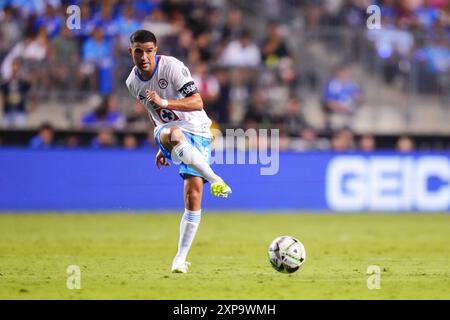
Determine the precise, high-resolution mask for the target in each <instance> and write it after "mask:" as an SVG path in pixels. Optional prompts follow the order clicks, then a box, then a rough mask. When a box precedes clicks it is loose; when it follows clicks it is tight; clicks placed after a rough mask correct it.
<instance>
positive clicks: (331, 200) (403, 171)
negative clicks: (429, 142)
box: [326, 156, 450, 211]
mask: <svg viewBox="0 0 450 320" xmlns="http://www.w3.org/2000/svg"><path fill="white" fill-rule="evenodd" d="M326 201H327V203H328V205H329V207H330V208H331V209H334V210H340V211H343V210H383V211H386V210H392V211H395V210H414V209H417V210H433V211H435V210H448V209H449V207H450V161H449V158H448V157H445V156H421V157H412V156H372V157H362V156H337V157H335V158H333V159H332V160H331V161H330V163H329V164H328V167H327V173H326Z"/></svg>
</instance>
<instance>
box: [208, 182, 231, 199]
mask: <svg viewBox="0 0 450 320" xmlns="http://www.w3.org/2000/svg"><path fill="white" fill-rule="evenodd" d="M231 192H232V191H231V188H230V187H229V186H228V185H227V184H226V183H225V182H224V181H218V182H214V183H213V184H211V193H212V195H213V196H216V197H221V198H228V196H229V195H230V194H231Z"/></svg>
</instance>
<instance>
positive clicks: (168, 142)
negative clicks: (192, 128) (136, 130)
mask: <svg viewBox="0 0 450 320" xmlns="http://www.w3.org/2000/svg"><path fill="white" fill-rule="evenodd" d="M183 139H184V136H183V133H182V132H181V130H180V129H179V128H177V127H168V128H164V129H163V130H162V131H161V133H160V134H159V141H160V142H161V144H162V145H163V146H164V147H166V148H167V149H169V150H170V149H172V147H174V146H176V145H177V144H179V143H181V142H183V141H184V140H183Z"/></svg>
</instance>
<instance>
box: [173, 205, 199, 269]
mask: <svg viewBox="0 0 450 320" xmlns="http://www.w3.org/2000/svg"><path fill="white" fill-rule="evenodd" d="M201 216H202V211H201V210H199V211H189V210H188V209H184V214H183V217H182V218H181V223H180V240H179V242H178V252H177V255H176V256H175V259H176V260H178V259H179V260H181V261H186V257H187V255H188V253H189V249H190V248H191V245H192V241H193V240H194V237H195V234H196V233H197V229H198V225H199V224H200V220H201Z"/></svg>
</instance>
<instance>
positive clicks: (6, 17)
mask: <svg viewBox="0 0 450 320" xmlns="http://www.w3.org/2000/svg"><path fill="white" fill-rule="evenodd" d="M0 2H1V1H0ZM19 23H20V20H18V19H17V18H16V17H15V16H14V11H13V9H12V8H11V7H5V8H4V9H3V16H2V11H0V40H1V41H0V61H2V60H3V58H4V55H5V54H6V53H7V52H8V51H9V49H10V48H11V47H13V46H14V44H15V43H16V42H17V39H20V38H21V36H22V35H21V28H20V26H19Z"/></svg>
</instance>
